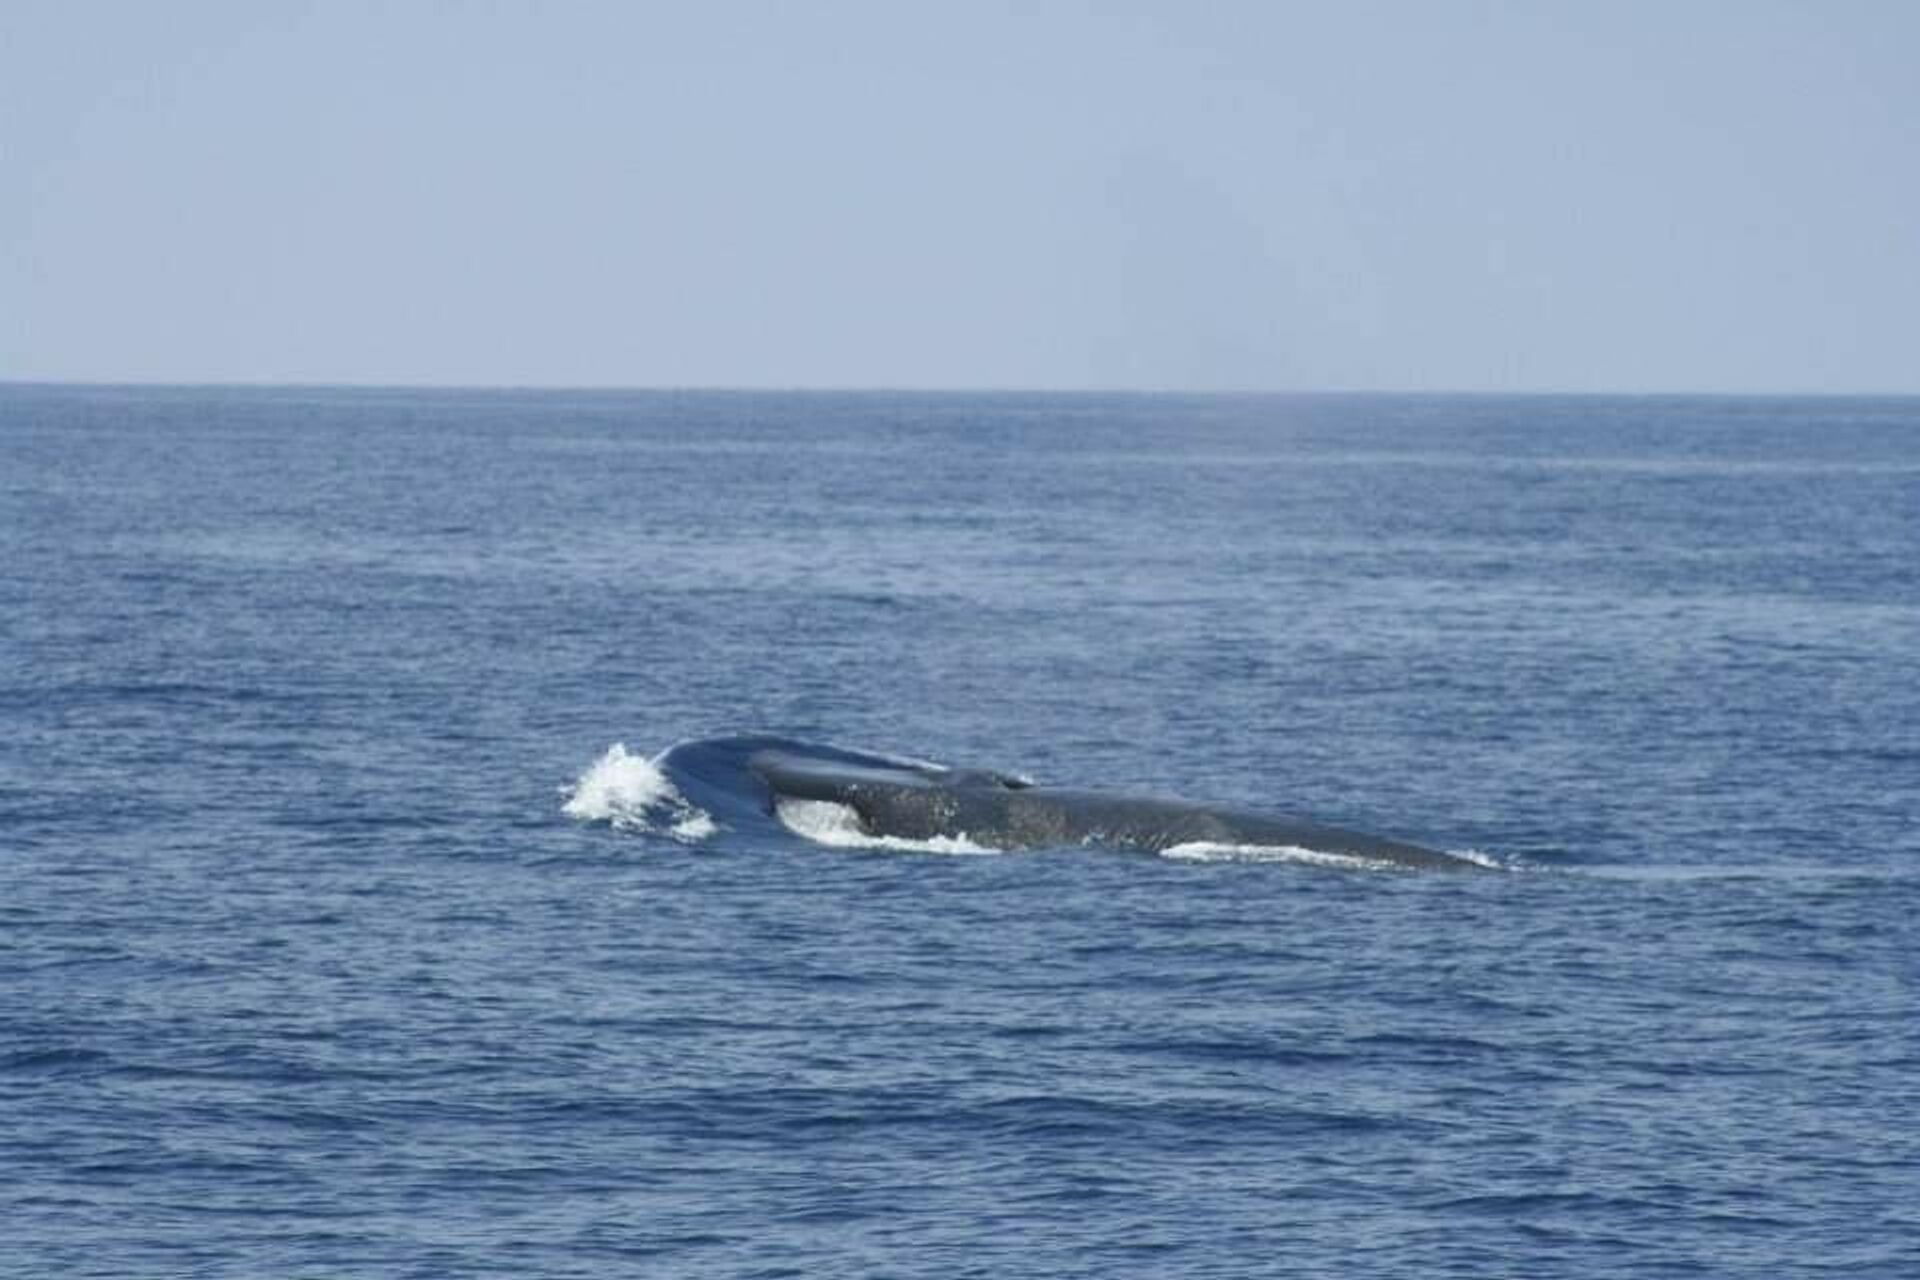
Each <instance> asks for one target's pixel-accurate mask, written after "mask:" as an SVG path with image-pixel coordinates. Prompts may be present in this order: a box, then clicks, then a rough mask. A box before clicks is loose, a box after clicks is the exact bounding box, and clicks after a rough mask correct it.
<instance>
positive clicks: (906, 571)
mask: <svg viewBox="0 0 1920 1280" xmlns="http://www.w3.org/2000/svg"><path fill="white" fill-rule="evenodd" d="M0 727H4V729H5V733H4V735H0V875H3V876H4V882H3V883H4V885H5V890H6V891H5V893H4V894H0V1224H4V1230H3V1231H0V1237H4V1238H3V1239H0V1272H4V1273H5V1274H9V1275H20V1276H36V1277H38V1276H49V1275H64V1276H115V1277H121V1276H132V1275H168V1276H172V1275H193V1276H222V1277H225V1276H234V1277H241V1276H247V1277H251V1276H261V1275H290V1276H293V1275H297V1276H322V1275H340V1276H349V1275H350V1276H365V1275H413V1276H441V1275H486V1274H514V1275H552V1276H572V1275H591V1276H627V1275H661V1276H674V1277H721V1276H728V1277H731V1276H769V1277H770V1276H780V1275H887V1276H923V1277H936V1276H938V1277H946V1276H956V1275H977V1276H992V1277H1007V1276H1034V1277H1043V1276H1044V1277H1063V1276H1085V1277H1106V1276H1115V1275H1140V1276H1148V1275H1151V1276H1166V1275H1179V1276H1220V1277H1238V1276H1246V1275H1256V1274H1258V1275H1267V1274H1271V1275H1351V1276H1369V1277H1372V1276H1405V1277H1432V1276H1463V1277H1465V1276H1474V1277H1481V1276H1489V1275H1594V1276H1598V1275H1620V1274H1636V1275H1650V1276H1653V1275H1675V1276H1679V1275H1688V1276H1693V1275H1712V1276H1756V1275H1817V1274H1832V1275H1835V1276H1842V1275H1844V1276H1848V1277H1858V1276H1872V1277H1881V1276H1885V1277H1907V1276H1912V1275H1916V1274H1920V1209H1916V1208H1915V1206H1916V1205H1920V1031H1917V1030H1916V1020H1915V1010H1916V1008H1920V993H1917V991H1916V987H1917V986H1920V984H1916V981H1915V979H1916V976H1920V961H1917V960H1916V954H1917V951H1920V926H1917V925H1916V923H1915V917H1916V913H1917V912H1920V402H1916V401H1911V400H1908V401H1891V400H1809V401H1791V400H1723V399H1569V400H1560V399H1547V398H1538V399H1535V398H1513V399H1474V398H1458V397H1455V398H1418V397H1405V398H1373V397H1322V398H1315V397H1205V398H1199V397H1196V398H1186V397H1154V396H1125V397H1102V396H1014V395H1006V396H985V395H951V396H938V395H879V394H874V395H824V394H822V395H749V394H720V393H698V394H666V393H660V394H613V393H608V394H566V393H481V392H471V393H467V392H374V391H348V390H309V391H264V390H261V391H242V390H191V389H172V390H152V389H133V388H120V389H106V388H44V387H28V386H11V387H0ZM743 730H764V731H768V732H777V733H780V734H784V735H789V736H792V737H796V738H804V739H808V740H811V741H819V742H831V743H842V744H846V745H849V746H856V747H862V748H868V749H873V750H878V751H883V752H889V753H896V754H902V755H907V756H911V757H915V758H919V759H927V760H933V761H940V762H947V763H952V764H957V765H966V766H981V767H987V768H993V769H1000V770H1006V771H1010V772H1015V773H1019V774H1023V775H1027V776H1030V777H1032V778H1034V779H1037V780H1039V781H1042V782H1044V783H1049V784H1059V785H1065V786H1076V787H1094V788H1101V789H1108V790H1118V791H1141V792H1149V793H1154V794H1165V795H1175V796H1183V797H1189V798H1194V799H1201V800H1207V801H1211V802H1215V803H1218V804H1222V805H1231V806H1237V807H1240V808H1248V809H1271V810H1279V811H1284V812H1290V813H1301V814H1309V815H1312V816H1314V817H1316V818H1318V819H1321V820H1323V821H1326V822H1330V823H1337V824H1340V825H1342V826H1350V827H1354V828H1357V829H1360V830H1364V831H1371V832H1379V833H1381V834H1384V835H1391V836H1395V837H1398V838H1401V839H1405V840H1410V841H1415V842H1418V843H1420V844H1423V845H1428V846H1431V847H1435V848H1441V849H1447V850H1452V851H1456V852H1471V853H1474V854H1475V855H1477V856H1479V857H1482V858H1484V859H1486V860H1488V861H1492V862H1494V863H1497V864H1498V865H1499V866H1500V867H1501V868H1503V869H1502V870H1501V871H1499V872H1496V873H1493V874H1485V875H1468V876H1450V875H1434V874H1418V873H1408V872H1383V871H1377V870H1349V869H1342V868H1336V867H1328V866H1324V865H1313V864H1308V863H1302V862H1300V861H1298V860H1295V859H1288V858H1272V857H1264V856H1248V855H1247V854H1246V852H1245V851H1234V850H1217V851H1212V854H1211V855H1210V856H1208V851H1204V850H1203V851H1201V854H1202V856H1188V857H1174V858H1169V857H1156V856H1152V855H1147V854H1138V853H1123V852H1115V851H1112V850H1106V849H1101V848H1098V847H1073V848H1066V849H1051V850H1044V849H1043V850H1036V851H1023V852H1009V853H996V852H994V851H993V850H992V849H991V848H988V847H986V846H983V845H981V844H980V843H979V842H977V841H971V840H955V841H952V842H949V843H946V844H940V843H937V842H935V843H931V844H927V845H924V846H921V847H914V846H911V845H909V846H901V845H895V844H888V843H884V842H875V841H870V840H863V839H861V838H859V833H858V832H857V831H849V830H848V829H847V828H846V827H845V826H844V824H841V825H835V824H834V823H831V822H828V823H824V824H823V823H821V822H819V821H816V819H817V818H818V815H817V814H816V815H811V816H809V815H800V817H799V818H795V819H793V820H791V821H790V822H789V823H788V825H787V826H786V827H782V826H779V825H777V824H742V823H739V822H729V821H728V820H727V818H726V816H725V815H715V814H707V813H705V812H703V811H699V810H698V809H697V806H690V805H686V804H676V803H675V802H674V799H673V797H672V796H671V795H669V794H667V793H664V792H662V791H661V789H660V787H661V783H662V775H661V774H660V773H659V771H658V770H657V769H656V768H655V767H654V765H653V764H652V763H651V761H652V759H653V758H654V757H655V756H657V754H658V753H660V752H661V751H663V750H664V749H665V748H667V747H669V746H670V745H672V744H673V743H675V742H679V741H682V740H685V739H688V738H692V737H701V736H708V735H714V734H720V733H729V732H738V731H743ZM615 744H620V748H619V749H618V750H615ZM810 823H811V825H809V824H810ZM794 828H797V829H794Z"/></svg>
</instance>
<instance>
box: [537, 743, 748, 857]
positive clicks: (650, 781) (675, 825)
mask: <svg viewBox="0 0 1920 1280" xmlns="http://www.w3.org/2000/svg"><path fill="white" fill-rule="evenodd" d="M562 791H563V793H565V794H566V796H567V801H566V803H565V804H563V805H561V806H560V811H561V812H562V813H564V814H566V815H567V816H568V817H569V818H576V819H578V820H580V821H582V822H604V823H606V824H607V825H608V826H610V827H613V828H614V829H615V830H617V831H654V832H660V833H662V834H664V835H668V836H671V837H673V838H674V839H675V840H680V841H684V842H686V843H688V844H693V843H696V842H698V841H701V840H705V839H707V838H708V837H709V836H711V835H713V834H714V832H716V831H718V830H719V827H718V826H717V825H716V824H715V822H714V820H713V818H712V816H711V815H710V814H708V813H707V812H706V811H705V810H703V809H700V808H698V807H697V806H695V805H693V804H690V803H689V802H688V801H687V798H686V797H685V796H683V795H681V794H680V792H679V791H678V790H676V789H675V788H674V785H673V783H672V782H670V781H668V779H667V775H666V774H664V773H662V772H660V768H659V766H658V765H656V764H655V763H654V762H653V761H651V760H647V759H644V758H642V757H640V756H635V755H628V754H627V748H626V745H625V744H624V743H619V742H616V743H614V744H613V745H612V746H610V747H608V748H607V750H606V754H605V755H603V756H601V757H600V758H599V759H598V760H596V761H594V762H593V765H592V767H591V768H589V769H588V770H587V771H586V772H585V773H583V774H581V775H580V779H579V781H577V782H576V783H574V785H573V787H572V788H571V790H570V791H569V790H568V789H566V788H562Z"/></svg>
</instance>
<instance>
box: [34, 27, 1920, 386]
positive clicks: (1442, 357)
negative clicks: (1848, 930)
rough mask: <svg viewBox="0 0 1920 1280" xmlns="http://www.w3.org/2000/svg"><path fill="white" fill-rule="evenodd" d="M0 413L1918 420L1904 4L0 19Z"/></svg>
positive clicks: (1915, 209)
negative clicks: (687, 390) (1017, 402)
mask: <svg viewBox="0 0 1920 1280" xmlns="http://www.w3.org/2000/svg"><path fill="white" fill-rule="evenodd" d="M0 378H11V379H80V380H96V379H97V380H158V381H268V382H278V381H302V382H381V383H387V382H395V383H458V384H483V385H500V384H508V385H528V384H557V385H614V386H657V385H675V386H842V387H848V386H918V387H956V388H971V387H1187V388H1207V389H1210V388H1274V389H1315V388H1320V389H1341V388H1375V389H1387V390H1401V389H1405V390H1419V389H1485V390H1569V391H1652V390H1727V391H1819V392H1847V391H1906V392H1914V391H1920V3H1907V2H1904V0H1890V2H1887V3H1865V2H1849V0H1824V2H1821V3H1813V2H1808V3H1801V4H1784V3H1768V2H1766V0H1748V2H1740V3H1735V2H1725V3H1716V2H1710V0H1695V2H1691V3H1689V2H1687V0H1668V2H1667V3H1622V2H1619V0H1608V2H1606V3H1600V2H1598V0H1596V2H1594V3H1587V4H1556V3H1546V2H1540V3H1530V4H1492V3H1442V2H1438V0H1436V2H1432V3H1324V4H1289V3H1268V4H1238V3H1216V4H1201V3H1197V2H1196V3H1189V4H1153V3H1111V4H1068V3H1045V2H1034V3H1025V4H997V3H984V2H969V3H951V4H913V3H891V4H882V3H830V2H825V0H823V2H822V3H812V4H799V3H795V4H749V3H726V2H715V3H686V4H645V3H628V4H614V3H607V4H595V3H547V4H533V3H518V4H516V3H493V4H480V3H471V4H426V3H413V4H408V3H399V2H394V3H384V4H355V3H324V4H322V3H314V4H288V3H272V2H269V0H245V2H235V3H207V2H197V0H182V2H175V3H142V4H105V3H88V2H86V0H67V2H65V3H38V2H26V3H23V2H22V0H5V2H4V3H3V4H0Z"/></svg>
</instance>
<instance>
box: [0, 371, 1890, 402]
mask: <svg viewBox="0 0 1920 1280" xmlns="http://www.w3.org/2000/svg"><path fill="white" fill-rule="evenodd" d="M0 387H9V388H10V387H37V388H61V389H71V390H153V391H383V392H421V393H431V392H477V393H506V394H543V393H544V394H553V393H561V394H566V393H573V394H590V395H622V394H626V395H901V396H911V395H924V396H968V395H980V396H995V395H998V396H1018V395H1029V396H1102V395H1110V396H1166V397H1173V396H1218V397H1223V398H1224V397H1235V396H1238V397H1261V396H1271V397H1276V398H1278V397H1284V396H1301V397H1311V396H1368V397H1379V398H1389V397H1394V396H1439V397H1459V398H1467V397H1481V398H1496V397H1511V398H1514V399H1526V398H1534V399H1547V398H1553V399H1582V398H1584V399H1735V398H1744V399H1753V400H1822V399H1825V400H1910V399H1920V388H1916V389H1913V390H1905V391H1893V390H1860V391H1811V390H1767V391H1760V390H1727V389H1703V388H1652V389H1637V390H1593V389H1581V390H1571V389H1554V388H1544V387H1534V388H1504V389H1496V388H1476V387H1431V388H1407V387H1402V388H1389V387H1365V386H1351V387H1339V386H1333V387H1177V386H1115V387H1098V386H1017V385H1012V386H973V387H967V386H937V385H915V384H906V383H899V384H895V383H873V384H867V385H858V384H851V383H847V384H839V383H791V384H785V383H737V384H732V385H729V384H724V383H621V382H430V381H420V382H404V381H390V382H383V381H367V382H354V381H337V380H328V379H288V380H284V381H282V380H275V379H264V378H260V379H254V378H243V379H198V378H181V379H171V378H160V379H156V378H33V377H27V378H16V377H8V376H0Z"/></svg>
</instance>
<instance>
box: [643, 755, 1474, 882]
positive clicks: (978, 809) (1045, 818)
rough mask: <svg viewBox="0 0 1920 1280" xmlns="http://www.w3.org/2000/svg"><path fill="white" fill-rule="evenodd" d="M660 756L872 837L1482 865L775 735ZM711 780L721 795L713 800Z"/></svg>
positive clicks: (1320, 830) (698, 777)
mask: <svg viewBox="0 0 1920 1280" xmlns="http://www.w3.org/2000/svg"><path fill="white" fill-rule="evenodd" d="M661 763H662V765H663V767H665V768H666V769H667V771H668V772H669V774H670V775H675V776H677V777H679V778H681V779H682V790H683V791H688V792H690V793H692V794H690V796H689V798H692V799H694V800H695V803H700V804H702V805H703V806H705V807H709V808H711V807H712V806H713V804H714V801H715V800H716V799H721V800H722V801H724V800H725V799H732V800H733V801H735V802H736V803H737V802H739V801H741V800H745V799H748V797H749V796H750V797H751V800H750V803H751V804H752V805H753V806H754V807H756V808H758V809H759V810H760V811H761V812H763V813H773V812H774V811H775V810H776V809H777V807H778V804H779V802H780V801H781V800H825V801H831V802H833V803H835V804H840V805H845V806H846V807H848V808H850V809H852V810H853V811H854V812H855V813H856V814H858V815H859V819H860V823H861V826H862V827H863V828H865V830H866V831H867V832H868V833H869V834H871V835H876V836H895V837H899V838H903V839H908V840H931V839H934V838H936V837H940V836H961V835H964V836H967V837H968V838H970V839H972V840H976V841H978V842H980V843H982V844H987V845H992V846H994V847H995V848H1001V849H1035V848H1050V847H1059V846H1065V845H1077V844H1097V845H1106V846H1110V847H1114V848H1120V849H1138V850H1142V851H1146V852H1158V851H1160V850H1163V849H1170V848H1173V847H1174V846H1176V845H1182V844H1193V843H1196V842H1208V843H1214V844H1231V845H1265V846H1277V847H1287V848H1299V849H1308V850H1311V851H1313V852H1315V853H1325V854H1335V855H1339V856H1343V857H1350V858H1359V859H1364V860H1366V861H1369V862H1375V863H1384V864H1388V865H1392V866H1396V867H1407V868H1413V869H1418V870H1423V871H1478V870H1484V869H1485V868H1484V867H1482V866H1481V865H1480V864H1479V863H1476V862H1473V861H1470V860H1468V859H1466V858H1459V857H1454V856H1453V855H1451V854H1446V853H1441V852H1439V851H1437V850H1434V849H1426V848H1422V847H1420V846H1419V845H1414V844H1406V843H1403V842H1401V841H1398V840H1387V839H1382V838H1380V837H1378V836H1369V835H1363V834H1361V833H1359V832H1356V831H1346V830H1342V829H1341V828H1339V827H1329V826H1323V825H1321V824H1319V823H1315V822H1306V821H1302V820H1300V819H1297V818H1290V817H1283V816H1279V815H1275V814H1263V813H1254V812H1246V811H1240V810H1234V809H1217V808H1211V807H1208V806H1203V805H1196V804H1189V803H1186V802H1183V801H1178V800H1161V799H1148V798H1140V797H1133V796H1124V795H1112V794H1107V793H1104V792H1099V791H1080V790H1074V789H1070V788H1065V787H1042V786H1035V785H1033V784H1031V783H1029V782H1027V781H1026V780H1024V779H1021V778H1016V777H1012V776H1009V775H1007V774H1003V773H995V772H993V771H991V770H986V769H948V768H944V767H941V766H938V765H927V764H919V763H914V762H909V761H901V760H895V759H890V758H888V757H885V756H875V755H869V754H867V753H865V752H859V751H848V750H845V749H842V748H838V747H827V746H819V745H815V744H812V743H803V742H794V741H791V740H788V739H782V738H766V737H743V738H710V739H706V740H704V741H700V742H690V743H683V744H681V745H680V746H678V747H675V748H673V749H672V750H670V751H668V752H667V753H666V754H665V756H663V757H662V761H661ZM716 788H718V789H719V790H720V791H722V792H723V793H724V794H723V795H722V796H720V797H716V796H715V795H714V794H713V792H714V790H715V789H716ZM743 792H744V793H745V794H743Z"/></svg>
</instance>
